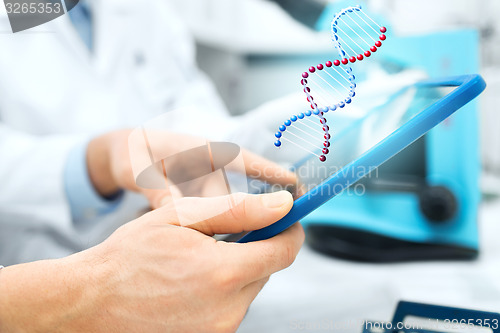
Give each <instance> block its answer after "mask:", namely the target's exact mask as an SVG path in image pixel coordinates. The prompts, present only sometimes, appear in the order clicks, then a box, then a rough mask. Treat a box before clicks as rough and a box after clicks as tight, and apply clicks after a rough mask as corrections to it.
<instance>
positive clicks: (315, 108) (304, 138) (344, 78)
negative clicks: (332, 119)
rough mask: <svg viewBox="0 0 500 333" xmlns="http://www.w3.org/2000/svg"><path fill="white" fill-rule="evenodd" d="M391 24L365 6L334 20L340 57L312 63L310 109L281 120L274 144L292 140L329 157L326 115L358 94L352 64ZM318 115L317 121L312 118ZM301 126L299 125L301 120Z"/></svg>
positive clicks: (305, 79) (304, 82)
mask: <svg viewBox="0 0 500 333" xmlns="http://www.w3.org/2000/svg"><path fill="white" fill-rule="evenodd" d="M386 32H387V28H386V27H384V26H381V25H379V24H378V23H377V22H375V21H374V20H373V19H372V18H371V17H370V16H368V15H367V14H366V13H365V12H364V11H363V10H362V8H361V6H359V5H358V6H354V7H348V8H345V9H343V10H341V11H340V12H339V13H337V14H336V15H335V17H334V18H333V20H332V24H331V35H332V41H333V44H334V46H335V48H336V50H337V52H338V55H339V58H338V59H333V60H328V61H326V62H324V63H320V64H318V65H317V66H311V67H309V68H308V70H307V71H305V72H304V73H302V78H301V80H300V84H301V86H302V89H303V91H304V93H305V95H306V99H307V102H308V104H309V105H310V108H311V109H310V110H307V111H305V112H301V113H299V114H297V115H292V116H291V117H290V118H289V119H287V120H285V121H284V122H283V124H280V125H279V127H278V131H277V132H276V133H275V140H276V141H275V142H274V145H275V146H276V147H277V148H280V147H281V146H282V145H283V144H284V143H289V144H292V145H294V146H296V147H298V148H301V149H303V150H305V151H307V152H308V153H310V154H313V155H315V156H317V157H318V158H319V160H320V161H321V162H325V161H326V156H327V155H328V154H329V153H330V141H331V139H332V134H331V131H330V127H329V125H328V124H327V119H326V117H325V115H326V114H327V113H328V112H330V111H331V112H333V111H336V110H338V109H342V108H344V107H346V106H347V105H349V104H351V102H352V99H353V98H354V97H355V96H356V77H355V76H354V74H353V70H352V68H351V67H350V64H352V63H355V62H356V61H362V60H364V59H367V58H369V57H370V56H372V55H373V53H375V52H377V50H378V49H379V48H380V47H381V46H382V42H383V41H385V40H386V38H387V37H386V35H385V33H386ZM312 118H315V119H316V121H314V120H312ZM299 123H300V124H301V126H297V124H299Z"/></svg>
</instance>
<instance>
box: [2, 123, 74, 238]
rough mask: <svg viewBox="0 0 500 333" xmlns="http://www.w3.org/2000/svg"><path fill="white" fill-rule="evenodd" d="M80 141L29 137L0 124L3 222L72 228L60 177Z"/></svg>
mask: <svg viewBox="0 0 500 333" xmlns="http://www.w3.org/2000/svg"><path fill="white" fill-rule="evenodd" d="M82 140H83V138H80V137H74V136H71V135H43V136H42V135H41V136H38V135H30V134H26V133H24V132H20V131H16V130H13V129H11V128H9V127H7V126H5V125H4V124H0V182H1V183H0V184H1V185H0V220H1V221H2V223H16V224H18V225H17V226H18V227H27V228H29V227H30V226H33V224H37V225H38V226H39V225H40V224H46V225H47V226H51V227H55V228H57V229H59V230H61V229H63V230H64V229H66V230H70V229H71V228H72V220H71V212H70V206H69V205H68V200H67V197H66V192H65V185H64V177H63V175H64V169H65V167H66V163H67V159H68V155H69V153H70V151H71V150H72V149H73V148H74V147H75V146H76V145H77V144H78V143H81V142H82ZM7 219H8V221H6V220H7ZM19 224H24V225H19Z"/></svg>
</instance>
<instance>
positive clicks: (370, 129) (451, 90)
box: [238, 75, 486, 243]
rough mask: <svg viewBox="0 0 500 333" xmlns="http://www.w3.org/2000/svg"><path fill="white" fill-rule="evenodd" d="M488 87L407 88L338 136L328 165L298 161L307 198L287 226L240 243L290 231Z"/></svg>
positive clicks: (471, 83) (476, 78)
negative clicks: (289, 229) (298, 222)
mask: <svg viewBox="0 0 500 333" xmlns="http://www.w3.org/2000/svg"><path fill="white" fill-rule="evenodd" d="M485 87H486V83H485V82H484V80H483V79H482V77H481V76H480V75H464V76H457V77H450V78H444V79H432V80H426V81H422V82H419V83H417V84H414V85H410V86H407V87H402V89H401V90H400V91H399V92H398V93H396V94H395V95H394V96H393V97H392V98H391V100H390V101H389V102H387V103H386V104H385V105H383V106H380V107H378V108H375V109H373V110H370V111H369V112H368V113H366V115H365V116H364V117H362V118H361V119H359V120H357V121H354V122H353V123H352V124H350V125H349V126H347V127H346V128H344V129H343V130H341V132H340V133H338V134H337V135H336V136H334V138H333V140H332V142H331V152H332V153H331V156H329V157H328V160H327V161H326V162H320V161H319V160H318V159H317V157H316V156H313V155H311V157H310V158H309V157H308V158H304V159H302V160H299V161H297V162H296V163H295V164H294V165H293V167H292V169H293V171H294V172H296V174H297V176H298V179H299V183H300V184H302V186H303V187H304V189H305V191H304V192H305V194H303V195H302V196H300V197H299V198H298V199H296V200H295V202H294V205H293V207H292V209H291V210H290V212H289V213H288V214H287V215H286V216H284V217H283V218H282V219H281V220H279V221H277V222H276V223H274V224H272V225H270V226H268V227H266V228H263V229H260V230H256V231H252V232H249V233H247V234H246V235H245V236H243V237H242V238H241V239H240V240H238V242H239V243H246V242H253V241H259V240H264V239H268V238H270V237H273V236H275V235H277V234H279V233H280V232H282V231H284V230H286V229H287V228H289V227H290V226H292V225H293V224H294V223H296V222H297V221H299V220H300V219H302V218H303V217H305V216H306V215H308V214H309V213H311V212H312V211H313V210H315V209H316V208H318V207H319V206H321V205H322V204H324V203H325V202H327V201H328V200H330V199H332V198H334V197H335V196H336V195H338V194H340V193H341V192H342V191H344V190H345V189H347V188H348V187H350V186H352V185H353V184H355V183H356V182H357V181H358V180H359V179H360V178H362V177H364V176H365V175H367V174H369V173H370V172H372V171H373V170H375V169H376V168H377V167H378V166H380V165H381V164H382V163H384V162H385V161H387V160H388V159H390V158H391V157H392V156H394V155H396V154H397V153H398V152H400V151H401V150H403V149H404V148H405V147H407V146H408V145H410V144H411V143H413V142H414V141H415V140H417V139H418V138H420V137H421V136H423V135H424V134H425V133H427V132H428V131H429V130H430V129H432V128H433V127H434V126H436V125H437V124H439V123H440V122H442V121H443V120H445V119H446V118H448V117H449V116H450V115H452V114H453V113H454V112H455V111H457V110H458V109H460V108H461V107H462V106H464V105H465V104H467V103H468V102H470V101H471V100H473V99H474V98H475V97H477V96H478V95H479V94H480V93H481V92H482V91H483V90H484V89H485ZM408 101H409V103H408ZM401 105H403V107H401Z"/></svg>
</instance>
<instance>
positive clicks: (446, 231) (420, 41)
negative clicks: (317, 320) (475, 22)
mask: <svg viewBox="0 0 500 333" xmlns="http://www.w3.org/2000/svg"><path fill="white" fill-rule="evenodd" d="M402 50H404V52H402ZM477 50H478V36H477V33H476V32H475V31H473V30H463V31H452V32H446V33H439V34H433V35H427V36H418V37H411V38H400V39H398V38H394V39H393V40H392V41H391V43H388V44H387V48H386V50H385V53H384V55H385V60H386V61H387V66H389V67H390V66H394V67H395V68H396V67H398V66H400V67H401V68H405V67H412V68H421V69H424V70H425V71H426V72H427V73H429V75H430V76H433V77H439V76H447V75H457V74H466V73H473V72H476V71H477V70H478V56H477ZM478 137H479V135H478V115H477V104H476V103H475V102H471V103H469V104H467V105H466V106H464V107H463V108H462V109H461V110H460V111H458V112H456V113H455V114H453V115H452V116H451V117H449V118H448V119H446V120H445V121H444V122H443V123H441V124H439V125H438V126H436V127H435V128H434V129H432V130H431V131H429V132H428V133H427V134H426V135H425V136H424V137H422V138H420V139H419V140H417V141H416V142H414V143H413V144H412V145H410V146H409V147H407V148H406V149H405V150H403V151H402V152H400V153H399V154H398V155H396V156H395V157H393V158H392V159H391V160H389V161H388V162H387V163H385V164H384V165H382V166H381V167H380V168H378V169H377V170H376V171H374V172H372V173H371V174H370V175H369V176H368V177H366V178H365V179H363V180H362V181H361V183H358V185H362V186H363V189H365V190H366V192H365V193H364V194H363V195H352V193H343V194H341V195H339V196H337V197H336V198H334V199H333V200H331V201H329V202H328V203H326V204H325V205H323V206H321V207H320V208H318V209H317V210H316V211H314V212H313V213H311V214H309V215H308V216H307V217H306V218H304V219H303V220H302V222H303V224H304V225H305V227H306V230H307V238H308V244H309V245H310V246H311V247H312V248H314V249H316V250H318V251H320V252H323V253H326V254H330V255H334V256H337V257H342V258H347V259H352V260H361V261H371V262H387V261H403V260H426V259H472V258H474V257H476V256H477V254H478V251H479V241H478V226H477V214H478V205H479V201H480V192H479V184H478V180H479V173H480V155H479V142H478Z"/></svg>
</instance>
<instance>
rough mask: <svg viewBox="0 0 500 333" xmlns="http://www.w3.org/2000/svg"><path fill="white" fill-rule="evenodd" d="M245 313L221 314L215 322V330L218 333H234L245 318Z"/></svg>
mask: <svg viewBox="0 0 500 333" xmlns="http://www.w3.org/2000/svg"><path fill="white" fill-rule="evenodd" d="M243 316H244V314H243V315H239V314H238V315H235V314H234V313H226V314H224V315H223V316H221V317H220V318H219V319H218V320H217V321H216V322H215V323H214V327H213V330H211V331H213V332H216V333H233V332H236V330H237V329H238V327H239V326H240V323H241V321H242V320H243Z"/></svg>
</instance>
